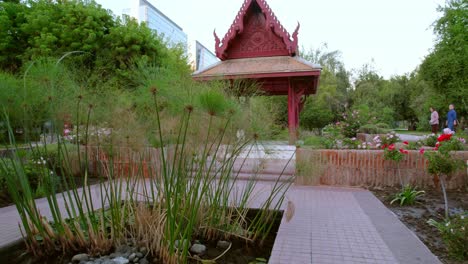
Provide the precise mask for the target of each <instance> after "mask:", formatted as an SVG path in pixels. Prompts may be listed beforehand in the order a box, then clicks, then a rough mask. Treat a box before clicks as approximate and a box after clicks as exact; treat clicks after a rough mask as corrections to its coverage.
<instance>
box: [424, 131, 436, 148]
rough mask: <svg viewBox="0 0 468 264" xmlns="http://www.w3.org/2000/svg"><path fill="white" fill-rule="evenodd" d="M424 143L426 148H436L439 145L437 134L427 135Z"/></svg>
mask: <svg viewBox="0 0 468 264" xmlns="http://www.w3.org/2000/svg"><path fill="white" fill-rule="evenodd" d="M422 142H423V144H424V145H425V146H429V147H435V146H436V144H437V135H435V134H430V135H427V136H425V137H424V138H423V140H422Z"/></svg>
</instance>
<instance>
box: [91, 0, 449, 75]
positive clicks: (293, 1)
mask: <svg viewBox="0 0 468 264" xmlns="http://www.w3.org/2000/svg"><path fill="white" fill-rule="evenodd" d="M96 1H97V2H98V3H100V4H101V5H102V6H103V7H104V8H107V9H111V10H112V11H113V13H114V14H116V15H120V14H121V13H122V10H123V9H124V8H128V7H130V5H131V0H96ZM150 2H151V3H152V4H153V5H154V6H156V7H157V8H158V9H159V10H160V11H162V12H163V13H164V14H166V16H168V17H169V18H171V19H172V20H173V21H174V22H175V23H176V24H178V25H179V26H180V27H182V28H183V30H184V31H185V32H186V33H187V34H188V37H189V39H192V40H198V41H199V42H201V43H202V44H203V45H204V46H206V47H207V48H209V49H210V50H212V51H213V50H214V38H213V29H216V32H217V33H218V36H219V37H220V38H222V37H223V36H224V34H225V33H226V31H227V29H228V28H229V26H230V25H231V23H232V22H233V20H234V18H235V16H236V14H237V12H238V11H239V9H240V7H241V5H242V3H243V2H244V0H172V1H171V0H150ZM267 2H268V4H269V5H270V7H271V9H272V10H273V12H274V13H275V14H276V16H277V17H278V19H279V20H280V22H281V24H282V25H283V26H284V27H285V28H286V29H287V30H288V31H289V32H290V33H292V32H293V31H294V29H295V27H296V24H297V22H299V23H300V24H301V28H300V30H299V45H300V46H304V47H305V48H306V49H309V48H310V47H313V48H317V47H319V46H321V45H322V44H323V43H327V44H328V49H329V50H340V51H341V52H342V59H343V61H344V63H345V65H346V68H347V69H348V70H351V69H359V68H361V67H362V65H364V64H365V63H370V62H371V61H372V60H374V61H375V63H374V67H375V69H376V70H377V71H378V72H379V73H380V74H381V75H383V76H384V77H387V78H388V77H390V76H392V75H395V74H404V73H408V72H411V71H413V70H414V69H415V68H416V66H417V65H419V64H420V63H421V61H422V59H423V58H424V56H426V55H427V54H428V53H429V51H430V49H431V48H432V47H433V45H434V40H435V36H434V35H433V33H432V28H431V27H430V26H431V24H432V23H433V22H434V21H435V20H436V19H437V18H438V17H439V16H440V15H439V13H438V12H437V11H436V8H437V6H438V5H444V3H445V1H444V0H321V1H317V0H267Z"/></svg>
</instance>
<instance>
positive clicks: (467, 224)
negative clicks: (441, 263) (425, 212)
mask: <svg viewBox="0 0 468 264" xmlns="http://www.w3.org/2000/svg"><path fill="white" fill-rule="evenodd" d="M427 223H428V224H430V225H432V226H434V227H436V228H437V229H438V230H439V232H440V233H441V235H442V239H443V241H444V243H445V246H446V247H447V250H448V253H449V255H450V256H451V257H452V258H453V259H456V260H460V261H466V260H468V213H467V212H463V213H461V214H460V215H457V216H453V217H452V218H451V219H447V220H446V221H441V222H437V221H436V220H434V219H430V220H429V221H428V222H427Z"/></svg>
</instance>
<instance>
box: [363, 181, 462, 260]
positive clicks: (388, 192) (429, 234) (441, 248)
mask: <svg viewBox="0 0 468 264" xmlns="http://www.w3.org/2000/svg"><path fill="white" fill-rule="evenodd" d="M371 191H372V192H373V193H374V195H375V196H376V197H377V198H379V199H380V200H381V201H382V202H383V203H384V204H385V206H387V207H388V208H389V209H390V210H392V211H393V212H394V213H395V214H396V215H397V216H398V218H399V219H400V221H402V222H403V223H404V224H405V225H406V226H407V227H408V228H409V229H410V230H412V231H413V232H414V233H415V234H416V235H417V236H418V237H419V239H421V241H422V242H424V244H426V246H427V247H428V248H429V249H430V250H431V251H432V253H434V254H435V255H436V256H437V257H439V259H440V260H441V261H442V262H443V263H446V264H461V263H464V264H466V263H468V261H464V262H460V261H454V260H451V259H450V258H449V257H448V253H447V249H446V248H445V245H444V243H443V241H442V239H441V237H440V235H439V231H438V230H437V229H436V228H435V227H433V226H431V225H429V224H427V221H428V220H429V219H434V220H437V221H441V220H443V218H444V212H445V211H444V198H443V195H442V192H440V191H439V190H426V193H425V194H424V195H423V196H422V197H420V198H419V199H418V202H417V203H416V204H414V205H411V206H398V205H396V204H395V203H394V204H393V205H391V204H390V201H391V200H392V199H393V196H394V194H395V193H397V192H398V191H399V189H398V188H386V189H371ZM448 200H449V208H450V213H451V214H459V213H461V212H463V211H468V192H467V191H450V192H448Z"/></svg>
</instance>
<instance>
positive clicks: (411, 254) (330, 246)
mask: <svg viewBox="0 0 468 264" xmlns="http://www.w3.org/2000/svg"><path fill="white" fill-rule="evenodd" d="M243 186H244V182H239V183H238V188H243ZM271 186H272V183H267V182H259V183H258V184H257V186H256V188H255V191H254V192H255V193H256V195H255V199H254V201H252V203H251V204H250V206H251V207H252V208H256V207H259V205H260V204H261V202H262V201H263V200H264V199H265V197H266V196H267V193H268V189H270V188H271ZM93 192H94V193H97V188H94V190H93ZM95 197H96V198H98V195H95ZM287 199H288V201H290V202H291V203H292V204H293V205H294V207H295V210H294V216H293V217H292V218H291V220H290V221H289V222H288V221H287V220H286V217H285V215H286V214H284V217H283V220H282V223H281V225H280V228H279V230H278V235H277V238H276V241H275V245H274V247H273V251H272V255H271V258H270V261H269V263H270V264H296V263H297V264H307V263H314V264H315V263H318V264H330V263H350V264H352V263H402V264H412V263H427V264H430V263H440V261H439V260H438V259H437V258H436V257H435V256H434V255H433V254H432V253H431V252H430V251H429V250H428V249H427V247H426V246H425V245H424V244H423V243H422V242H421V241H420V240H419V239H418V238H417V237H416V236H415V235H414V234H413V233H412V232H411V231H410V230H409V229H408V228H406V227H405V226H404V225H403V224H402V223H401V222H400V221H399V220H398V218H397V217H396V216H395V215H394V214H393V213H392V212H391V211H389V210H388V209H387V208H386V207H385V206H384V205H383V204H382V203H380V201H379V200H378V199H377V198H375V197H374V196H373V195H372V193H370V192H368V191H365V190H361V189H346V188H332V187H305V186H304V187H303V186H292V187H291V189H290V190H289V191H288V194H287ZM98 204H99V203H96V205H98ZM38 206H39V208H40V210H41V212H42V213H43V214H44V215H45V216H49V212H48V209H47V202H46V201H45V200H44V199H40V200H39V202H38ZM284 209H286V203H285V205H284ZM18 221H19V216H18V213H17V211H16V208H15V207H14V206H10V207H5V208H1V209H0V247H4V246H7V245H9V244H11V243H15V242H17V241H18V240H19V239H21V234H20V232H19V229H18Z"/></svg>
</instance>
